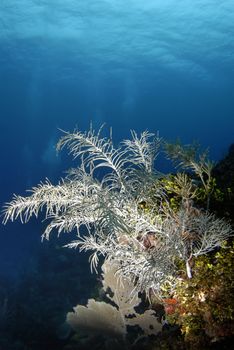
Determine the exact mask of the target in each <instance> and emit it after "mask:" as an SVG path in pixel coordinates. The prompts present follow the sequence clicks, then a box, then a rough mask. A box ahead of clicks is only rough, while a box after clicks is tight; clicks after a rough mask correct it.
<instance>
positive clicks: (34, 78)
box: [0, 0, 234, 274]
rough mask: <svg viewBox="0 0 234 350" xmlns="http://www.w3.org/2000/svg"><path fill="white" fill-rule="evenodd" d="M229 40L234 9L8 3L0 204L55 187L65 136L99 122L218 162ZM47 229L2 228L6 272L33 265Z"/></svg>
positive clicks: (232, 62) (231, 86)
mask: <svg viewBox="0 0 234 350" xmlns="http://www.w3.org/2000/svg"><path fill="white" fill-rule="evenodd" d="M233 38H234V2H233V0H180V1H178V0H147V1H143V0H127V1H126V0H66V1H64V0H20V1H18V0H1V1H0V130H1V137H0V160H1V173H0V204H1V205H2V204H3V203H4V202H5V201H9V200H10V199H11V196H12V194H13V193H19V194H24V193H25V192H24V191H25V189H28V188H30V187H31V186H33V185H36V184H37V183H38V182H39V181H40V180H43V179H45V177H49V178H50V179H51V180H52V181H53V182H56V181H57V180H58V179H59V177H60V176H62V175H63V171H64V170H66V168H67V167H68V164H67V160H66V161H65V160H63V158H62V157H61V156H56V152H55V149H54V145H55V144H56V141H57V140H58V138H59V136H60V134H61V133H60V131H59V128H61V129H65V130H73V129H74V128H75V127H76V126H78V127H80V128H81V129H83V130H84V129H87V128H88V127H89V123H90V121H91V120H92V121H93V124H94V125H95V126H97V127H98V126H100V125H101V124H102V123H103V122H106V123H107V126H112V127H113V138H114V140H115V141H116V142H117V143H118V142H119V141H120V140H121V139H122V138H126V137H128V136H129V130H130V129H135V130H137V131H142V130H145V129H148V130H150V131H151V132H156V131H159V133H160V135H161V136H162V137H165V138H166V139H170V140H173V139H176V138H177V137H180V138H181V140H182V141H183V142H185V143H189V142H192V141H193V140H194V139H196V140H199V141H200V143H201V144H202V146H203V147H210V155H211V158H212V159H214V160H216V161H217V160H219V159H220V158H222V157H223V156H224V155H225V153H226V152H227V149H228V146H229V145H230V144H231V143H233V142H234V40H233ZM70 165H71V164H69V166H70ZM162 166H163V165H162ZM159 170H160V169H159ZM42 230H43V224H41V223H39V222H37V221H36V220H35V221H32V223H30V224H29V225H21V224H20V223H14V224H9V225H7V226H6V227H3V226H1V227H0V233H1V244H0V271H1V273H6V274H9V273H12V274H13V273H15V272H16V271H18V269H20V267H21V265H23V264H25V263H27V261H28V259H30V256H31V255H32V254H33V252H34V250H33V249H34V247H35V246H37V245H38V244H40V243H39V241H40V233H41V232H42Z"/></svg>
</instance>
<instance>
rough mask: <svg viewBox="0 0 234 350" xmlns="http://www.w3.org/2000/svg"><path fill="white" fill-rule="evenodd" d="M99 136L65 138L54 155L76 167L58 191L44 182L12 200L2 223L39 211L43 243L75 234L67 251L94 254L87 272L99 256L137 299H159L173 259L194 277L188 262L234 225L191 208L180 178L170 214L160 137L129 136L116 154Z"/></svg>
mask: <svg viewBox="0 0 234 350" xmlns="http://www.w3.org/2000/svg"><path fill="white" fill-rule="evenodd" d="M101 132H102V128H101V129H100V130H99V131H98V132H97V133H96V132H95V130H93V129H92V127H91V128H90V130H89V131H88V132H81V131H78V130H76V131H75V132H73V133H67V132H66V133H65V135H64V136H63V137H62V138H61V139H60V141H59V142H58V145H57V149H58V150H61V149H63V148H65V147H66V148H68V150H69V153H71V154H72V155H73V157H74V158H75V159H77V158H78V159H79V163H80V165H79V167H78V168H75V169H71V170H69V171H68V175H67V177H66V178H65V179H63V180H61V181H60V182H59V184H58V185H52V184H51V183H50V181H49V180H46V181H45V182H44V183H40V184H39V185H38V186H37V187H34V188H32V190H31V195H30V196H27V197H22V196H14V197H13V200H12V201H11V202H10V203H8V204H6V206H5V209H4V220H3V222H4V223H6V222H7V221H9V220H14V219H16V218H18V217H19V218H20V219H21V221H22V222H27V221H28V220H29V219H30V218H31V217H32V216H36V217H38V215H39V212H42V213H43V214H44V216H45V218H46V219H49V224H48V226H47V228H46V230H45V232H44V235H43V237H45V238H46V239H49V237H50V233H51V231H52V230H53V229H56V230H57V231H58V233H59V234H60V233H61V232H71V231H73V230H76V231H77V240H76V241H74V242H71V243H70V244H68V246H69V247H79V248H80V249H81V250H85V251H89V250H91V251H92V254H91V256H90V262H91V268H92V269H96V267H97V264H98V258H99V256H100V255H103V256H104V257H105V258H107V259H108V261H113V262H114V263H117V265H118V266H119V269H118V273H119V275H120V276H121V275H122V276H125V277H128V278H129V279H131V280H132V281H134V291H135V292H139V291H145V292H146V293H149V292H150V291H154V292H155V293H159V294H160V286H161V285H162V283H164V282H165V281H168V280H170V281H172V280H173V277H174V271H175V267H174V262H175V259H176V258H180V259H183V260H184V261H185V263H186V268H187V274H188V276H189V277H191V268H190V264H189V262H190V260H191V258H192V257H193V256H198V255H201V254H205V253H207V252H209V251H210V250H212V249H214V248H215V247H217V246H219V245H220V244H221V242H222V241H223V240H225V239H226V238H228V237H229V236H230V234H231V233H232V229H231V226H230V225H229V224H228V223H226V222H225V221H224V220H222V219H217V218H216V217H215V216H214V215H213V214H210V213H209V212H208V211H207V212H205V211H202V210H200V209H197V208H196V209H195V208H194V207H193V204H192V198H193V197H194V195H195V191H194V185H193V184H192V182H191V180H190V178H189V177H188V176H187V175H185V174H181V175H177V179H176V181H177V190H178V191H179V193H180V194H181V197H182V201H181V205H180V207H179V208H178V209H177V210H172V208H171V207H170V204H169V200H168V198H167V193H166V192H165V188H164V187H163V186H162V182H161V179H162V177H163V175H162V174H159V173H157V172H156V171H155V169H154V160H155V158H156V156H157V154H158V152H159V148H160V142H161V140H160V139H159V138H158V137H155V136H154V135H153V134H151V133H149V132H148V131H144V132H143V133H142V134H141V135H140V136H139V137H138V136H137V134H136V132H135V131H132V133H131V135H132V139H131V140H125V141H123V142H122V143H121V144H120V146H119V147H117V148H115V147H114V145H113V142H112V139H111V137H110V138H106V137H102V136H101ZM174 157H175V156H174ZM194 162H195V161H194ZM200 163H201V162H200ZM200 163H196V164H195V163H194V164H195V165H196V167H195V165H194V166H193V167H195V168H196V169H197V167H198V168H199V166H200V165H199V164H200ZM201 166H203V168H204V161H203V162H202V163H201ZM198 170H199V169H198ZM198 170H197V173H199V171H200V170H199V171H198ZM202 171H203V170H202V169H201V172H202ZM202 179H203V178H202ZM204 181H205V180H204ZM205 185H206V184H205ZM84 228H85V229H86V230H85V232H84ZM174 282H176V281H174Z"/></svg>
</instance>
